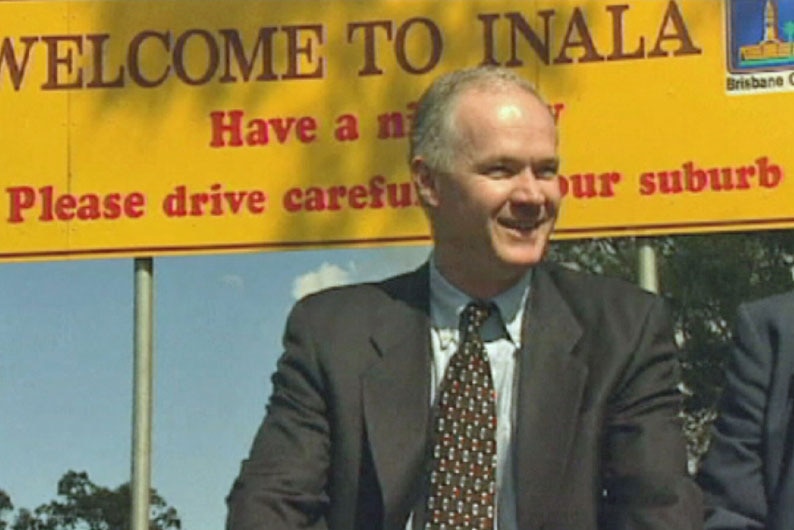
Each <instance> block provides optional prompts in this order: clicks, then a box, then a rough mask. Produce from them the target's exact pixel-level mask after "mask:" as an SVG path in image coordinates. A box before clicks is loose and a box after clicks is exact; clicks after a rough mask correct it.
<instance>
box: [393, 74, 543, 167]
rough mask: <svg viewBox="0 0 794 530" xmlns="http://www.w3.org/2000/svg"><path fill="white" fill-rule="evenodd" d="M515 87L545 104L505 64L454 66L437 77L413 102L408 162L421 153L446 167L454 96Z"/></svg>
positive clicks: (450, 150) (428, 161) (451, 148)
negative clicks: (415, 102) (504, 66)
mask: <svg viewBox="0 0 794 530" xmlns="http://www.w3.org/2000/svg"><path fill="white" fill-rule="evenodd" d="M508 88H519V89H521V90H524V91H526V92H527V93H529V94H531V95H533V96H535V97H536V98H538V99H539V100H540V101H541V102H543V103H544V104H545V101H544V100H543V98H542V97H541V96H540V95H539V94H538V92H537V90H536V89H535V87H534V86H533V85H532V83H530V82H529V81H527V80H526V79H524V78H523V77H521V76H520V75H518V74H516V73H515V72H514V71H512V70H508V69H507V68H501V67H496V66H477V67H473V68H466V69H463V70H456V71H453V72H450V73H447V74H444V75H442V76H441V77H439V78H437V79H436V80H435V81H433V83H432V84H431V85H430V86H429V87H428V89H427V90H426V91H425V93H424V94H422V97H421V98H419V102H418V103H417V106H416V111H415V113H414V117H413V122H412V124H411V142H410V147H409V155H408V157H409V158H408V161H409V163H410V162H411V161H412V160H414V158H415V157H417V156H421V157H422V158H424V160H425V163H426V164H427V165H428V166H429V167H430V168H431V169H435V170H442V171H445V170H449V169H450V168H451V167H452V159H453V156H454V145H453V143H454V142H453V141H454V140H455V132H456V131H455V124H454V123H453V121H454V120H453V117H454V109H455V104H456V102H457V99H458V97H459V96H460V95H461V94H462V93H463V92H465V91H466V90H469V89H490V90H495V91H498V90H505V89H508Z"/></svg>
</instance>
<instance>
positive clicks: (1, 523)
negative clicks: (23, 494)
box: [0, 490, 14, 530]
mask: <svg viewBox="0 0 794 530" xmlns="http://www.w3.org/2000/svg"><path fill="white" fill-rule="evenodd" d="M13 510H14V505H13V504H12V503H11V497H9V496H8V493H6V492H5V491H4V490H0V530H6V528H8V523H6V520H5V518H6V513H11V512H12V511H13Z"/></svg>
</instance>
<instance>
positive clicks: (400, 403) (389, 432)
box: [362, 266, 430, 528]
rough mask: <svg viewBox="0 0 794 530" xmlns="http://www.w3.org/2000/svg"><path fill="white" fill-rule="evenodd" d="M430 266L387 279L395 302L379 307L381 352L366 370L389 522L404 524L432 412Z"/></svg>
mask: <svg viewBox="0 0 794 530" xmlns="http://www.w3.org/2000/svg"><path fill="white" fill-rule="evenodd" d="M427 282H428V280H427V266H425V267H423V268H422V269H419V271H418V272H416V273H413V274H411V275H408V276H406V277H403V279H402V280H399V281H398V282H396V283H393V284H387V285H386V286H385V287H386V290H387V292H388V291H391V293H392V298H393V301H394V303H391V304H389V306H388V307H384V308H382V309H380V310H379V313H380V314H379V325H378V327H377V328H376V329H375V330H374V331H373V334H372V342H373V345H374V348H375V350H376V352H377V355H378V358H377V359H376V361H375V362H374V363H373V364H372V365H371V366H370V367H369V369H368V370H366V371H365V372H364V374H363V375H362V389H363V407H364V420H365V423H366V431H367V436H368V439H369V444H370V449H371V451H372V458H373V461H374V465H375V471H376V473H377V476H378V480H379V483H380V488H381V493H382V495H383V506H384V519H385V528H390V527H396V525H399V524H401V523H402V524H404V523H403V521H404V518H405V517H407V515H408V513H409V512H410V510H411V509H412V508H413V504H414V502H415V494H416V493H417V492H418V490H419V483H418V482H417V480H419V479H421V477H422V476H423V471H424V469H423V465H424V462H425V456H426V451H427V434H428V430H427V429H428V422H429V417H430V411H429V408H430V365H429V359H430V342H429V341H430V339H429V337H430V319H429V310H428V305H429V302H428V283H427Z"/></svg>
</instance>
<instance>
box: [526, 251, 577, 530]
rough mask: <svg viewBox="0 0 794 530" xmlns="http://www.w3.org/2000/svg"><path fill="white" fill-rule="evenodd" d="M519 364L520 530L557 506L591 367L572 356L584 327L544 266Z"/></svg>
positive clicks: (537, 271)
mask: <svg viewBox="0 0 794 530" xmlns="http://www.w3.org/2000/svg"><path fill="white" fill-rule="evenodd" d="M533 274H534V277H533V281H532V288H531V291H530V296H529V307H528V311H527V315H526V317H525V324H524V332H523V338H522V344H523V347H522V352H521V355H520V357H519V363H518V370H519V374H518V378H519V379H518V402H517V410H516V440H515V459H516V468H515V473H516V475H515V478H516V482H515V484H516V492H517V504H518V506H517V510H518V523H519V524H518V526H519V528H526V529H529V528H538V527H540V526H541V524H542V522H543V518H544V517H545V514H544V509H545V508H547V507H551V506H553V505H554V502H553V500H554V498H555V496H556V494H557V492H558V490H559V487H560V480H561V478H562V475H563V470H564V469H565V467H566V462H567V459H568V454H569V451H570V448H571V444H572V441H573V439H574V435H575V432H576V424H577V416H578V411H579V406H580V402H581V398H582V391H583V389H584V383H585V380H586V377H587V367H586V366H585V365H584V363H582V362H581V361H580V360H579V359H576V358H575V357H573V356H572V355H571V352H572V350H573V348H574V346H575V345H576V344H577V342H578V341H579V339H580V337H581V335H582V328H581V326H580V324H579V322H578V321H577V319H576V317H575V316H574V315H573V313H572V312H571V309H570V307H569V306H568V304H567V302H566V301H565V300H564V299H563V297H562V295H561V294H560V292H559V290H558V289H557V287H556V286H555V284H554V281H553V280H552V278H551V276H550V275H549V273H548V272H547V271H546V270H545V268H544V267H537V268H536V269H535V271H534V273H533Z"/></svg>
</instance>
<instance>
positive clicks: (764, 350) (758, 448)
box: [699, 291, 794, 530]
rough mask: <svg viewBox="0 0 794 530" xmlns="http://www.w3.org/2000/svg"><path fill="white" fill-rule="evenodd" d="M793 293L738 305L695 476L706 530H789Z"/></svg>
mask: <svg viewBox="0 0 794 530" xmlns="http://www.w3.org/2000/svg"><path fill="white" fill-rule="evenodd" d="M792 378H794V291H792V292H789V293H786V294H782V295H777V296H773V297H770V298H766V299H763V300H760V301H757V302H753V303H749V304H745V305H742V306H741V307H740V308H739V311H738V318H737V324H736V334H735V341H734V344H733V350H732V358H731V362H730V364H729V367H728V370H727V381H726V387H725V391H724V392H723V395H722V399H721V401H720V405H719V413H720V415H719V417H718V418H717V421H716V422H715V424H714V428H713V435H712V439H711V448H710V450H709V452H708V454H707V456H706V459H705V462H704V464H703V469H702V471H701V474H700V476H699V480H700V483H701V485H702V486H703V489H704V492H705V495H706V500H707V503H706V504H707V508H708V518H707V521H706V526H707V528H711V529H717V528H721V529H734V528H735V529H739V528H741V529H761V528H767V529H770V530H778V529H779V530H791V529H792V528H794V469H792V467H791V456H792V455H791V453H792V441H794V438H792V436H794V426H793V425H792V421H791V415H792V398H794V387H792Z"/></svg>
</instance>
